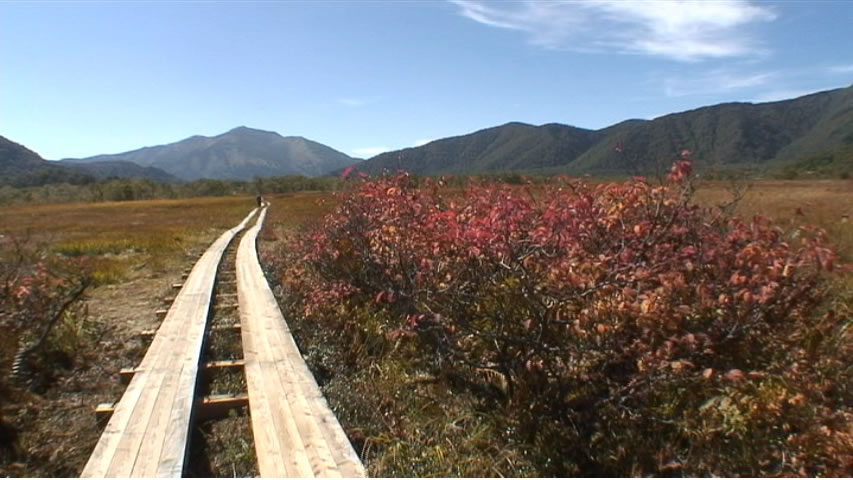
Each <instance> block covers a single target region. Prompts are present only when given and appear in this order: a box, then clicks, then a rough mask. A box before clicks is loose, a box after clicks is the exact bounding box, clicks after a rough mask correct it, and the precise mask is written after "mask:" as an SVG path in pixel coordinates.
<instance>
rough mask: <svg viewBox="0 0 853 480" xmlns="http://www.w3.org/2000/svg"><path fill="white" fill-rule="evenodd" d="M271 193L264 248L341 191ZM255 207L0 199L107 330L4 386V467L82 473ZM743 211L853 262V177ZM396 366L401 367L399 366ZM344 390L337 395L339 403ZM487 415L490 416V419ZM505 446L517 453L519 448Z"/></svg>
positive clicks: (446, 452)
mask: <svg viewBox="0 0 853 480" xmlns="http://www.w3.org/2000/svg"><path fill="white" fill-rule="evenodd" d="M728 189H729V187H728V185H727V184H726V183H725V182H706V183H703V184H702V185H700V188H699V190H698V191H697V196H696V198H697V200H698V201H699V202H700V203H701V204H703V205H715V204H718V203H721V202H724V201H725V199H726V198H728V196H729V191H728ZM268 200H269V201H270V202H271V204H272V207H271V209H270V213H269V216H268V220H267V228H266V230H265V234H264V235H263V236H262V237H261V238H262V240H261V249H262V250H265V249H270V248H273V247H274V246H275V245H274V243H275V241H276V240H277V239H278V238H280V235H281V234H283V233H287V232H294V231H296V230H299V229H301V228H305V227H306V226H311V225H316V224H319V222H320V220H321V219H322V215H323V214H324V213H325V212H328V211H330V210H331V209H332V208H334V197H333V196H332V195H331V194H318V193H300V194H288V195H271V196H268ZM253 207H254V199H253V198H249V197H220V198H203V199H187V200H154V201H141V202H121V203H100V204H59V205H35V206H16V207H8V208H7V207H3V208H0V235H2V236H3V237H0V239H6V240H8V239H10V238H14V239H16V240H19V241H25V242H27V243H29V244H38V245H41V246H42V247H43V249H45V250H46V251H48V252H53V253H56V254H59V255H66V256H86V257H89V258H90V259H91V260H92V262H93V264H94V265H95V266H96V268H95V277H96V282H97V283H96V285H97V286H96V287H95V288H93V289H92V290H91V292H90V295H89V299H88V303H89V307H88V313H89V319H88V321H90V322H92V323H94V324H96V325H97V326H98V327H99V331H100V332H101V334H100V336H99V338H98V343H97V345H96V346H95V347H94V348H92V349H91V350H87V351H83V352H80V357H81V358H80V359H78V361H75V362H74V364H73V367H71V368H68V369H67V370H64V371H63V372H62V373H61V375H59V376H58V378H57V379H56V381H55V382H54V383H53V384H52V385H51V386H50V387H49V388H48V389H47V390H46V391H43V392H41V393H39V394H34V393H29V392H21V391H13V389H10V388H8V387H3V388H0V419H2V420H3V422H5V423H6V424H7V425H9V426H11V429H10V428H7V427H2V423H3V422H0V427H2V428H0V476H14V477H31V476H47V477H54V476H77V475H79V473H80V471H81V470H82V467H83V465H84V464H85V461H86V459H87V458H88V456H89V454H90V453H91V450H92V448H93V447H94V445H95V442H96V441H97V438H98V436H99V435H100V430H101V428H102V427H99V426H98V425H97V423H96V421H95V416H94V413H93V408H94V406H95V405H96V404H97V403H99V402H104V401H114V400H117V399H118V398H119V396H120V395H121V391H122V386H121V385H120V384H119V382H118V381H117V378H116V375H115V374H116V372H117V370H118V369H119V368H121V367H126V366H132V365H133V364H134V362H138V361H139V360H140V359H141V356H142V355H143V354H144V348H145V345H144V344H143V343H141V342H139V341H138V340H137V339H135V337H134V333H135V332H138V331H140V330H144V329H147V328H152V326H155V325H156V323H155V320H154V314H153V312H154V310H156V309H157V308H161V307H160V306H161V305H162V298H164V297H165V296H167V295H168V294H169V293H170V292H169V285H170V284H171V283H173V282H175V281H177V280H178V279H179V278H180V272H181V271H182V269H184V268H188V267H190V266H192V264H193V262H194V259H195V258H196V257H197V256H198V254H200V253H201V252H203V251H204V249H205V248H206V247H207V246H208V245H209V244H210V243H211V242H212V241H213V239H214V238H215V237H216V236H217V235H219V234H220V233H221V232H222V231H223V230H225V229H226V228H230V227H232V226H233V225H235V224H237V222H239V220H240V219H241V218H242V217H244V216H245V215H246V213H248V211H249V210H250V209H252V208H253ZM737 213H738V214H740V215H743V216H748V215H753V214H761V215H765V216H768V217H771V218H774V219H776V221H777V223H778V224H779V225H780V226H782V227H783V228H789V227H791V226H792V225H800V224H815V225H818V226H821V227H823V228H824V229H826V230H827V232H828V233H829V236H830V238H831V239H832V240H833V242H834V245H835V247H836V249H837V251H838V253H839V260H840V261H841V262H843V263H853V221H851V219H850V216H851V215H853V182H851V181H829V180H827V181H766V182H762V183H756V184H755V185H753V186H752V188H751V189H750V190H749V191H748V192H747V193H746V195H745V196H744V198H743V199H742V201H741V202H740V203H739V205H738V210H737ZM0 245H8V242H0ZM848 280H849V277H848ZM846 283H847V285H846V286H845V288H851V287H853V282H850V281H847V282H846ZM4 348H5V347H4ZM303 348H304V347H303ZM9 355H10V354H8V352H3V354H2V355H0V360H2V362H3V364H0V386H2V384H3V383H4V382H5V378H6V376H7V375H8V373H9V365H8V361H9V358H10V357H9ZM388 375H389V378H391V376H392V375H393V372H388ZM335 401H336V400H335V399H334V398H330V402H331V403H332V405H335ZM434 410H435V409H434ZM436 411H437V412H438V413H437V414H436V415H437V416H435V418H431V419H430V418H426V419H425V420H424V421H425V422H429V423H430V425H432V426H433V427H435V428H438V427H440V428H443V429H446V428H447V427H446V426H442V425H443V423H442V422H446V421H452V420H453V419H451V418H450V415H452V414H453V412H449V411H448V412H444V411H442V409H440V408H439V409H437V410H436ZM439 414H440V415H439ZM442 415H444V416H442ZM460 415H462V414H461V413H460ZM342 421H345V419H342ZM478 421H479V420H478ZM440 423H442V425H438V424H440ZM486 423H487V422H485V421H484V422H483V425H484V427H483V428H487V426H486ZM416 426H417V425H414V424H413V425H412V428H415V427H416ZM344 427H345V429H347V430H348V431H349V432H359V431H362V428H361V426H360V425H346V424H344ZM362 440H363V439H362ZM370 441H371V442H372V443H373V444H374V445H384V451H385V452H386V454H385V456H384V457H372V458H371V460H372V463H371V464H370V465H368V468H369V473H370V474H371V475H373V476H383V475H407V474H408V475H419V474H423V473H424V471H423V470H417V471H412V470H409V471H406V470H402V469H401V468H402V467H401V465H404V464H406V462H408V460H407V459H406V458H405V457H402V458H401V457H400V455H404V454H405V452H411V451H413V449H414V448H415V447H417V445H389V443H388V442H390V441H391V440H390V439H389V437H381V438H380V437H377V438H372V439H370ZM475 441H481V440H477V439H473V440H472V442H475ZM366 444H370V442H367V443H366ZM468 447H470V448H468ZM478 448H479V447H477V445H475V444H474V443H471V444H470V445H468V446H467V447H466V446H461V447H460V446H459V445H456V446H452V445H451V446H450V447H447V446H444V447H441V446H435V448H432V447H431V448H428V449H425V450H423V451H422V454H423V455H427V456H432V457H430V458H431V459H432V461H433V464H438V463H439V462H444V463H455V467H459V468H461V467H464V465H460V463H464V462H466V461H469V462H471V465H478V464H480V463H482V462H480V461H477V460H476V459H473V460H472V459H471V456H472V455H477V452H478V451H479V450H478ZM450 450H453V452H455V453H451V452H450ZM466 455H467V456H468V457H466ZM507 458H510V460H511V456H508V457H507ZM483 468H484V469H480V470H464V469H463V470H459V469H456V468H454V467H453V466H446V467H442V468H439V469H437V470H433V471H432V472H433V474H439V475H454V474H460V473H464V472H468V473H472V472H478V473H480V474H484V475H489V470H488V469H487V468H486V467H483ZM517 471H518V472H522V473H523V470H517Z"/></svg>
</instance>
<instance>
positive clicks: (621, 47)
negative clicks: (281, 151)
mask: <svg viewBox="0 0 853 480" xmlns="http://www.w3.org/2000/svg"><path fill="white" fill-rule="evenodd" d="M851 24H853V1H847V0H835V1H802V2H797V1H782V2H770V1H767V2H746V1H729V2H709V1H704V2H698V1H693V2H676V1H652V2H639V1H628V0H617V1H598V0H595V1H593V0H591V1H569V2H557V1H527V2H507V1H502V2H497V1H491V2H487V1H461V0H460V1H440V0H434V1H396V2H391V1H370V2H368V1H361V2H359V1H312V2H301V1H278V2H276V1H265V2H251V1H242V2H225V1H221V2H201V1H198V2H188V1H187V2H177V1H174V2H167V1H161V2H129V1H124V2H122V1H111V2H110V1H94V2H93V1H90V2H74V1H65V2H0V135H3V136H5V137H7V138H9V139H11V140H13V141H16V142H18V143H22V144H24V145H25V146H27V147H29V148H31V149H33V150H35V151H36V152H38V153H39V154H41V155H42V156H43V157H45V158H48V159H59V158H64V157H83V156H90V155H95V154H100V153H118V152H122V151H127V150H132V149H136V148H140V147H143V146H150V145H158V144H163V143H170V142H174V141H178V140H181V139H183V138H186V137H188V136H191V135H195V134H201V135H216V134H219V133H223V132H225V131H227V130H229V129H231V128H233V127H236V126H239V125H246V126H250V127H254V128H260V129H264V130H274V131H277V132H279V133H280V134H282V135H299V136H304V137H306V138H309V139H312V140H315V141H318V142H321V143H324V144H326V145H329V146H331V147H333V148H335V149H338V150H340V151H343V152H345V153H347V154H349V155H353V156H360V157H364V158H367V157H370V156H372V155H374V154H376V153H379V152H380V151H383V150H392V149H399V148H405V147H410V146H413V145H418V144H422V143H424V142H426V141H429V140H431V139H436V138H442V137H447V136H452V135H461V134H465V133H470V132H472V131H475V130H479V129H482V128H487V127H491V126H495V125H500V124H503V123H506V122H510V121H521V122H526V123H531V124H537V125H538V124H543V123H549V122H559V123H565V124H569V125H575V126H579V127H585V128H601V127H604V126H607V125H610V124H613V123H616V122H619V121H621V120H624V119H628V118H654V117H656V116H659V115H663V114H666V113H671V112H676V111H683V110H688V109H691V108H696V107H699V106H703V105H711V104H716V103H721V102H729V101H750V102H759V101H773V100H779V99H785V98H791V97H796V96H799V95H803V94H807V93H811V92H815V91H820V90H827V89H832V88H838V87H845V86H848V85H850V84H851V83H853V30H851V28H850V25H851Z"/></svg>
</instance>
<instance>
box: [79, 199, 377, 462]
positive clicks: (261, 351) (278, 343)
mask: <svg viewBox="0 0 853 480" xmlns="http://www.w3.org/2000/svg"><path fill="white" fill-rule="evenodd" d="M266 208H267V207H264V208H261V209H260V210H253V211H252V212H251V213H250V214H249V215H248V216H247V217H246V218H245V219H244V220H243V221H242V222H241V223H240V224H239V225H237V226H236V227H234V228H232V229H230V230H228V231H226V232H225V233H223V234H222V235H221V236H220V237H219V238H218V239H217V240H216V241H215V242H214V243H213V244H212V245H211V247H210V248H209V249H208V250H207V251H206V252H205V253H204V254H203V255H202V257H201V258H200V259H199V261H198V262H197V263H196V265H195V267H193V270H192V272H191V273H190V274H189V276H188V277H187V279H186V281H185V283H184V285H183V287H182V288H181V290H180V292H179V293H178V295H177V296H176V297H175V300H174V302H173V304H172V306H171V308H170V309H169V310H168V312H167V313H166V316H165V318H164V320H163V323H162V324H161V326H160V328H159V329H158V330H157V333H156V335H155V336H154V339H153V341H152V343H151V345H150V347H149V348H148V351H147V352H146V354H145V357H144V358H143V360H142V362H141V363H140V365H139V366H138V367H137V368H136V369H134V370H133V378H132V379H131V381H130V384H129V385H128V387H127V390H126V391H125V393H124V395H123V396H122V397H121V399H120V400H119V401H118V402H117V403H116V404H115V406H114V408H111V409H110V411H111V412H112V416H111V418H110V420H109V422H108V423H107V425H106V428H105V430H104V432H103V434H102V435H101V438H100V439H99V441H98V443H97V445H96V446H95V449H94V451H93V452H92V455H91V457H90V458H89V461H88V463H87V464H86V466H85V467H84V469H83V472H82V474H81V476H82V477H179V476H181V475H182V474H183V473H184V471H185V469H186V464H187V461H188V460H189V459H188V452H189V451H190V448H189V441H190V438H191V431H192V427H193V423H194V421H195V419H196V417H197V416H198V412H197V411H198V409H199V406H200V405H203V403H204V402H203V401H202V399H200V398H199V397H198V394H197V393H198V384H199V381H198V376H199V370H200V364H201V358H202V350H203V347H204V343H205V336H206V334H207V331H208V326H209V318H210V308H211V300H212V295H213V289H214V286H215V281H216V274H217V271H218V270H219V267H220V264H221V262H222V257H223V253H224V251H225V249H226V248H227V247H228V245H229V244H230V243H231V242H232V241H233V240H234V238H235V237H236V236H237V235H238V233H240V232H241V231H242V230H243V229H244V228H245V227H246V225H247V224H248V223H249V221H250V220H251V218H252V217H253V216H254V215H255V214H256V213H258V216H257V220H256V222H255V225H254V226H253V227H252V228H251V229H249V231H248V232H247V233H246V234H245V235H244V236H243V238H242V240H241V242H240V246H239V249H238V253H237V264H236V270H237V272H236V276H237V291H238V298H239V305H238V308H239V311H240V322H241V330H242V342H243V352H244V363H245V376H246V383H247V386H248V399H249V411H250V416H251V422H252V429H253V436H254V443H255V446H256V453H257V459H258V467H259V471H260V473H261V476H263V477H309V476H321V477H339V476H345V477H362V476H365V470H364V467H363V466H362V464H361V461H360V460H359V458H358V456H357V455H356V453H355V451H354V450H353V448H352V446H351V445H350V443H349V441H348V440H347V437H346V435H345V434H344V432H343V430H342V429H341V426H340V424H339V423H338V421H337V419H336V418H335V416H334V414H333V413H332V412H331V410H330V409H329V407H328V405H327V403H326V400H325V399H324V398H323V396H322V394H321V392H320V390H319V388H318V387H317V384H316V382H315V381H314V378H313V376H312V375H311V372H310V371H309V370H308V367H307V366H306V365H305V362H304V361H303V359H302V356H301V355H300V353H299V350H298V348H297V347H296V344H295V342H294V341H293V338H292V337H291V335H290V332H289V330H288V328H287V324H286V322H285V320H284V318H283V316H282V314H281V311H280V310H279V308H278V304H277V302H276V300H275V297H274V296H273V294H272V291H271V290H270V288H269V285H268V284H267V282H266V279H265V277H264V275H263V271H262V270H261V267H260V263H259V262H258V256H257V248H256V246H257V235H258V232H259V230H260V229H261V227H262V226H263V222H264V219H265V217H266Z"/></svg>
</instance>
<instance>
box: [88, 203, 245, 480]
mask: <svg viewBox="0 0 853 480" xmlns="http://www.w3.org/2000/svg"><path fill="white" fill-rule="evenodd" d="M254 214H255V211H254V210H253V211H252V212H251V213H250V214H249V215H248V216H247V217H246V218H245V219H243V221H242V222H241V223H240V224H239V225H237V226H236V227H234V228H232V229H230V230H228V231H226V232H225V233H223V234H222V235H221V236H220V237H219V238H218V239H217V240H216V241H215V242H213V245H211V246H210V248H208V249H207V251H206V252H205V253H204V254H203V255H202V256H201V258H200V259H199V261H198V262H197V263H196V264H195V266H194V267H193V269H192V272H190V274H189V276H188V277H187V279H186V282H184V286H183V288H181V291H180V292H179V293H178V295H177V296H176V297H175V301H174V303H173V304H172V307H171V308H170V309H169V311H168V313H166V318H165V319H164V320H163V323H162V324H161V325H160V328H159V330H158V331H157V334H156V335H155V336H154V340H153V341H152V342H151V345H150V346H149V347H148V351H147V352H146V354H145V357H144V358H143V359H142V363H140V365H139V367H138V368H137V369H136V371H135V373H134V375H133V378H132V379H131V381H130V384H129V385H128V387H127V390H125V392H124V395H123V396H122V397H121V400H119V402H118V403H117V404H116V406H115V411H114V412H113V414H112V417H110V421H109V423H107V426H106V429H105V430H104V433H103V434H102V435H101V438H100V439H99V440H98V443H97V445H96V446H95V450H94V451H93V452H92V455H91V456H90V457H89V461H88V463H86V466H85V467H84V468H83V473H82V474H81V476H82V477H179V476H181V474H182V473H183V470H184V463H185V460H186V455H187V452H188V448H187V446H188V443H189V442H188V439H189V435H190V427H191V425H192V420H193V419H192V413H193V406H194V405H193V404H194V402H195V391H196V385H197V377H198V370H199V363H200V361H201V360H200V359H201V351H202V346H203V344H204V336H205V330H206V327H207V320H208V314H209V312H210V300H211V295H212V293H213V285H214V280H215V278H216V270H217V269H218V267H219V263H220V261H221V259H222V254H223V252H224V251H225V249H226V248H227V247H228V244H229V243H231V240H232V239H233V238H234V236H235V235H236V234H237V233H238V232H239V231H241V230H243V229H244V228H245V226H246V224H247V223H248V222H249V219H250V218H251V217H252V216H253V215H254Z"/></svg>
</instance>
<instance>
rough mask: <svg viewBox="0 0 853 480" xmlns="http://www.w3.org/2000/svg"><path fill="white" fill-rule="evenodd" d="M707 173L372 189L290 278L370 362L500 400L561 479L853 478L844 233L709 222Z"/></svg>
mask: <svg viewBox="0 0 853 480" xmlns="http://www.w3.org/2000/svg"><path fill="white" fill-rule="evenodd" d="M689 175H690V163H689V161H688V160H687V159H685V160H683V161H680V162H678V163H676V164H675V165H674V166H673V168H672V171H671V172H670V175H669V176H668V181H667V182H666V183H665V184H663V185H655V184H653V183H651V182H648V181H646V180H644V179H642V178H636V179H632V180H630V181H626V182H624V183H618V184H616V183H613V184H597V185H588V184H586V183H584V182H583V181H580V180H576V179H575V180H573V179H568V178H566V179H564V180H563V181H562V182H560V183H558V184H554V185H545V186H536V187H535V188H533V187H513V186H506V185H503V186H497V185H493V184H488V183H482V184H476V185H472V186H469V187H468V188H467V189H465V190H464V191H463V192H448V191H447V190H446V189H442V185H441V182H437V181H432V180H429V179H414V178H413V177H411V176H409V175H407V174H405V173H399V174H396V175H391V176H384V177H381V178H378V179H368V178H361V179H354V180H353V182H354V183H355V185H354V187H353V189H352V190H351V191H349V192H347V193H343V194H342V195H341V198H340V204H339V207H338V208H337V210H336V211H335V212H334V213H333V214H330V215H328V216H327V217H325V219H324V221H323V224H322V226H321V227H320V228H317V229H316V230H315V231H314V232H313V233H310V234H306V235H304V236H302V237H301V238H300V239H299V240H298V241H295V242H294V243H293V245H291V246H290V247H289V248H290V249H291V250H292V252H294V253H293V255H295V257H294V259H299V260H301V261H291V262H289V263H287V265H286V266H285V268H284V271H283V272H282V275H281V281H282V284H283V286H284V287H285V288H286V290H287V291H288V292H290V293H289V296H290V298H291V299H293V300H294V301H295V302H296V304H297V305H298V306H299V307H300V308H301V313H302V314H303V315H304V317H305V318H307V319H309V320H311V321H315V322H320V323H322V324H323V325H324V326H326V327H328V328H329V331H330V332H334V334H335V335H337V336H339V337H340V338H343V339H345V341H346V342H347V343H348V344H349V345H350V347H351V351H352V352H353V354H362V355H368V356H369V355H380V354H400V355H403V354H407V355H416V356H419V357H420V358H423V359H426V364H428V365H430V368H432V369H433V370H434V371H435V372H439V373H441V374H443V375H446V376H453V377H464V378H465V379H467V380H466V381H467V382H469V383H472V384H473V383H477V382H480V383H482V386H483V388H482V389H481V390H479V391H481V392H488V394H489V395H491V396H493V397H494V398H496V399H497V401H496V403H495V408H496V409H498V410H499V412H496V413H497V414H498V415H500V416H501V417H502V418H504V419H505V421H506V422H507V428H508V430H507V431H509V432H512V434H513V435H517V436H519V437H521V438H522V439H524V441H526V442H529V444H531V445H533V446H534V447H535V448H532V449H531V451H530V453H529V455H530V456H531V457H532V458H534V459H535V461H536V462H537V464H538V465H541V471H540V472H539V473H540V474H541V475H576V474H581V475H612V476H626V475H667V474H676V475H690V476H704V475H723V476H740V475H747V476H764V475H775V474H780V475H807V476H813V475H840V476H849V475H851V474H853V410H851V406H853V403H851V399H853V396H851V393H853V392H851V388H852V387H851V386H853V378H851V376H853V372H851V369H850V365H851V360H853V330H851V320H850V318H851V317H850V311H849V310H845V309H844V305H843V304H839V303H838V302H836V308H835V309H834V310H833V309H832V308H830V307H831V305H829V303H830V302H829V299H828V298H827V297H828V292H829V283H830V282H831V276H832V274H831V272H833V270H834V269H835V267H836V266H835V265H834V260H835V259H834V254H833V251H832V250H831V249H830V248H829V247H828V246H827V245H828V241H827V238H826V236H825V234H824V232H823V231H822V230H820V229H818V228H815V227H801V228H799V229H796V230H793V231H790V232H787V233H786V232H783V231H782V230H780V229H779V228H777V227H775V226H773V224H772V223H771V222H770V221H769V220H767V219H764V218H758V217H756V218H753V219H751V220H741V219H738V218H730V217H727V216H725V215H723V214H722V213H720V212H715V211H713V210H710V209H703V208H700V207H698V206H696V205H694V204H692V203H691V188H692V187H691V183H690V181H689ZM839 305H840V307H839ZM485 394H486V393H484V395H485Z"/></svg>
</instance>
